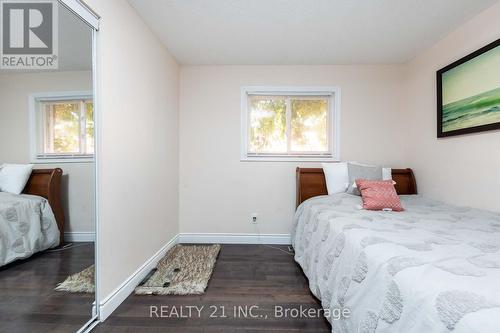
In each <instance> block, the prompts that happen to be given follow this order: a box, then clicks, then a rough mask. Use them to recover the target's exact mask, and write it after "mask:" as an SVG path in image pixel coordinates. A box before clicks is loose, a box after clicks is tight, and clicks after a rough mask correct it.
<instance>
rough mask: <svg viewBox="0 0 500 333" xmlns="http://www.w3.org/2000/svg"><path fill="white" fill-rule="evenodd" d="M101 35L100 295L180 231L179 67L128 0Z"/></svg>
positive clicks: (112, 1)
mask: <svg viewBox="0 0 500 333" xmlns="http://www.w3.org/2000/svg"><path fill="white" fill-rule="evenodd" d="M86 2H87V3H88V4H89V5H90V6H91V7H92V8H93V9H94V10H95V11H96V12H97V13H99V15H100V16H101V17H102V19H101V22H100V31H99V33H98V49H97V53H98V55H97V58H98V59H97V61H98V78H97V89H98V97H99V98H100V99H99V102H98V110H99V111H100V118H98V121H100V127H101V128H102V131H101V139H100V146H99V148H98V149H99V151H100V156H101V158H100V162H99V163H98V172H99V182H100V184H99V189H98V195H99V225H98V237H99V238H98V246H99V260H98V269H99V280H98V299H99V300H101V301H103V300H104V301H105V300H106V297H107V296H109V295H110V294H111V293H112V292H113V291H114V290H115V288H117V287H118V286H119V285H120V284H121V283H123V282H124V281H125V280H126V279H127V278H128V277H129V276H131V274H132V273H134V272H135V271H136V270H137V269H138V268H139V267H140V266H142V265H143V264H144V263H145V262H146V261H147V260H148V259H149V258H150V257H151V256H153V255H154V254H155V253H156V252H157V251H158V250H160V249H161V248H162V247H163V246H164V245H165V244H166V243H167V242H168V241H169V240H170V239H171V238H172V237H173V236H175V235H176V234H177V233H178V107H177V106H178V102H177V99H178V84H179V82H178V74H179V73H178V70H179V69H178V65H177V63H176V62H175V60H174V59H173V58H172V57H171V56H170V54H169V53H168V51H167V50H166V48H165V47H164V46H163V45H162V44H161V43H160V41H159V40H158V39H157V38H156V36H155V35H154V34H153V33H152V32H151V31H150V30H149V28H148V27H147V26H146V24H145V23H144V22H143V21H142V20H141V19H140V18H139V16H138V15H137V13H136V12H135V10H134V9H132V7H131V6H130V5H129V4H128V2H127V1H125V0H107V1H100V0H89V1H86Z"/></svg>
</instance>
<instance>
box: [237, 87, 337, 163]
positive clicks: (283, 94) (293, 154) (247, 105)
mask: <svg viewBox="0 0 500 333" xmlns="http://www.w3.org/2000/svg"><path fill="white" fill-rule="evenodd" d="M241 98H242V140H241V142H242V147H241V150H242V151H241V160H244V161H248V160H251V161H252V160H253V161H256V160H267V161H325V160H338V158H339V137H340V136H339V115H340V89H339V88H325V87H321V88H300V89H298V88H283V87H244V88H242V96H241Z"/></svg>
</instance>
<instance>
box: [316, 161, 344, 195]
mask: <svg viewBox="0 0 500 333" xmlns="http://www.w3.org/2000/svg"><path fill="white" fill-rule="evenodd" d="M322 166H323V172H324V173H325V180H326V188H327V190H328V194H329V195H332V194H336V193H343V192H345V191H346V190H347V187H348V186H349V174H348V172H347V163H345V162H339V163H322Z"/></svg>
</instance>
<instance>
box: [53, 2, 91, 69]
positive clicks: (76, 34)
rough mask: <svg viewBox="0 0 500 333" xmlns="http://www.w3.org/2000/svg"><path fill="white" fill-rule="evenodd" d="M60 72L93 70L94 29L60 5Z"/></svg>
mask: <svg viewBox="0 0 500 333" xmlns="http://www.w3.org/2000/svg"><path fill="white" fill-rule="evenodd" d="M58 28H59V29H58V30H59V40H58V42H59V70H60V71H79V70H91V69H92V29H91V28H90V27H89V26H88V25H87V24H86V23H84V22H83V21H82V20H81V19H80V18H79V17H77V16H76V15H75V14H73V13H72V12H70V11H69V10H68V9H67V8H66V7H64V6H62V5H59V27H58Z"/></svg>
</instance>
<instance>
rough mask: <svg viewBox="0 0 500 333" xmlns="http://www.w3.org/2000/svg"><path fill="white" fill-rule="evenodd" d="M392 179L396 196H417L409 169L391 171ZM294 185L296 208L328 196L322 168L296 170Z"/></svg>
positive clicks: (415, 186)
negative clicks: (307, 201) (316, 198)
mask: <svg viewBox="0 0 500 333" xmlns="http://www.w3.org/2000/svg"><path fill="white" fill-rule="evenodd" d="M392 179H393V180H394V181H395V182H396V185H394V187H395V188H396V192H398V194H400V195H401V194H417V182H416V181H415V176H414V175H413V171H412V170H411V169H392ZM296 184H297V194H296V198H297V200H296V207H298V206H299V205H300V204H301V203H302V202H303V201H305V200H307V199H309V198H312V197H316V196H318V195H327V194H328V191H327V190H326V181H325V174H324V173H323V169H322V168H297V170H296Z"/></svg>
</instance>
